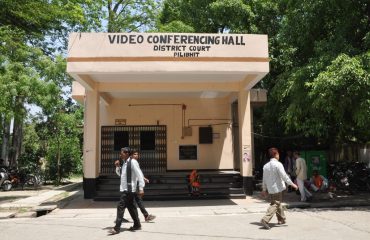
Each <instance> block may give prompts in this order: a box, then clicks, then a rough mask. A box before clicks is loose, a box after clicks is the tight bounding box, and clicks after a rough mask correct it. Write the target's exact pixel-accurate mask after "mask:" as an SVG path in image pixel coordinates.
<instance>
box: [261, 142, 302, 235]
mask: <svg viewBox="0 0 370 240" xmlns="http://www.w3.org/2000/svg"><path fill="white" fill-rule="evenodd" d="M268 154H269V157H270V161H269V162H268V163H266V164H265V165H264V166H263V180H262V194H263V195H264V196H266V195H267V193H268V196H269V200H270V207H269V208H268V209H267V212H266V215H265V216H264V217H263V218H262V219H261V224H262V225H263V227H264V228H265V229H270V226H269V224H268V223H269V222H270V220H271V218H272V217H273V216H274V215H275V214H276V217H277V219H278V224H284V223H285V221H286V217H285V214H284V209H283V207H282V205H281V202H282V200H283V191H284V190H285V189H286V186H285V183H287V184H288V185H290V186H292V187H293V188H294V189H298V187H297V185H295V184H294V183H293V182H292V180H291V179H290V178H289V176H288V175H287V173H286V172H285V170H284V166H283V164H282V163H281V162H279V151H278V150H277V148H270V149H269V150H268ZM266 190H267V191H266Z"/></svg>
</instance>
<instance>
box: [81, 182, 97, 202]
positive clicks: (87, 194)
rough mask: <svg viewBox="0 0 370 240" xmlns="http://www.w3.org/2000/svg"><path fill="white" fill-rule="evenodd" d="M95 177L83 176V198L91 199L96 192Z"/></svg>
mask: <svg viewBox="0 0 370 240" xmlns="http://www.w3.org/2000/svg"><path fill="white" fill-rule="evenodd" d="M96 182H97V179H96V178H83V189H84V198H85V199H92V198H94V197H95V194H96Z"/></svg>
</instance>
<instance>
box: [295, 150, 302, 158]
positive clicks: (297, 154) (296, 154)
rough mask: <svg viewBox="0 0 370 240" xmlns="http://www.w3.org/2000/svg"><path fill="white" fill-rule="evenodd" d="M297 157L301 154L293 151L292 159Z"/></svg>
mask: <svg viewBox="0 0 370 240" xmlns="http://www.w3.org/2000/svg"><path fill="white" fill-rule="evenodd" d="M299 156H301V154H300V153H299V152H298V151H294V153H293V157H294V158H299Z"/></svg>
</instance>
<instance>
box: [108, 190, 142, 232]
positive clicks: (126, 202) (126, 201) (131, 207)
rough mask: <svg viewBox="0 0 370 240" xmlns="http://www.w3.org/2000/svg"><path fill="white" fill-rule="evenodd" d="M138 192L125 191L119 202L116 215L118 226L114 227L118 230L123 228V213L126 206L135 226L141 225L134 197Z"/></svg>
mask: <svg viewBox="0 0 370 240" xmlns="http://www.w3.org/2000/svg"><path fill="white" fill-rule="evenodd" d="M135 195H136V193H133V192H126V191H125V192H123V193H122V195H121V197H120V200H119V203H118V205H117V216H116V226H115V227H114V229H116V230H118V231H119V229H120V228H121V225H122V220H123V214H124V212H125V208H127V209H128V212H129V213H130V215H131V218H132V220H133V221H134V227H140V226H141V224H140V220H139V217H138V214H137V208H136V206H135V204H134V198H135Z"/></svg>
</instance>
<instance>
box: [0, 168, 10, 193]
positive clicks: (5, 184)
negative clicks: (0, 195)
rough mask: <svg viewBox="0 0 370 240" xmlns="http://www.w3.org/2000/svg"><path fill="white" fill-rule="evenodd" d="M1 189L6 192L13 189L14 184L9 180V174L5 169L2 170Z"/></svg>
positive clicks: (0, 177)
mask: <svg viewBox="0 0 370 240" xmlns="http://www.w3.org/2000/svg"><path fill="white" fill-rule="evenodd" d="M0 188H2V189H3V190H4V191H9V190H10V189H12V183H11V181H10V180H9V173H8V171H7V170H6V169H5V168H1V169H0Z"/></svg>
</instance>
